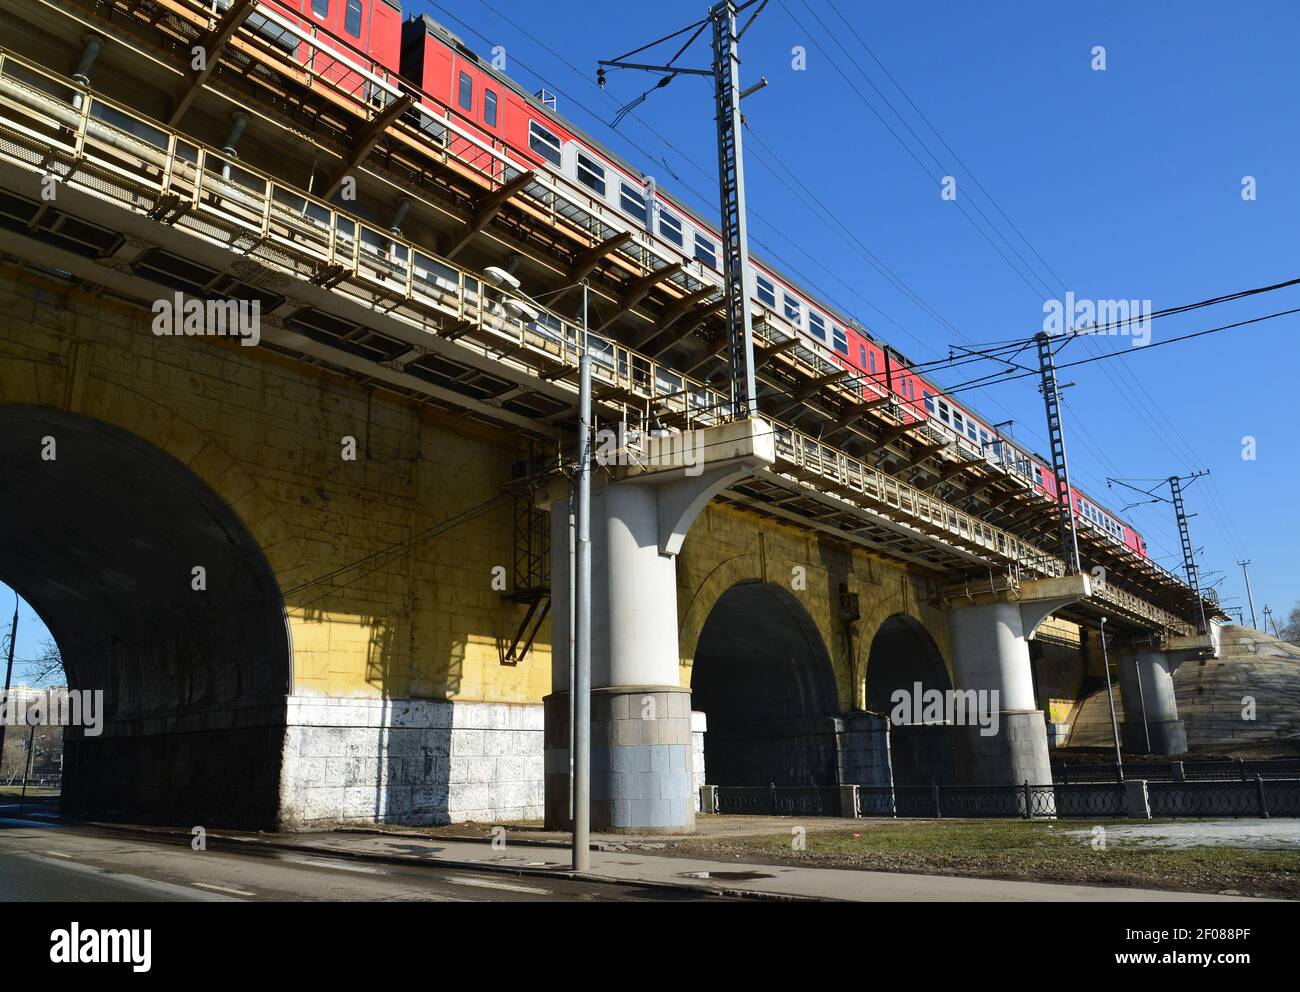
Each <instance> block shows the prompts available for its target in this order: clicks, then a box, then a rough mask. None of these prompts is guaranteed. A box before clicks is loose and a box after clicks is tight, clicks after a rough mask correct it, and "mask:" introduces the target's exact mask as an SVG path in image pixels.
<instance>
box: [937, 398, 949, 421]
mask: <svg viewBox="0 0 1300 992" xmlns="http://www.w3.org/2000/svg"><path fill="white" fill-rule="evenodd" d="M939 419H940V420H942V421H943V422H944V423H945V424H947V423H951V420H950V418H949V417H948V404H947V403H945V402H944V401H943V400H940V401H939Z"/></svg>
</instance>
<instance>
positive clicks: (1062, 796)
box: [704, 776, 1300, 820]
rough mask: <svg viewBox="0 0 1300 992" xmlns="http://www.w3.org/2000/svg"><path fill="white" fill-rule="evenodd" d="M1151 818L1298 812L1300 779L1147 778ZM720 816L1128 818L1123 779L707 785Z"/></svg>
mask: <svg viewBox="0 0 1300 992" xmlns="http://www.w3.org/2000/svg"><path fill="white" fill-rule="evenodd" d="M1146 787H1147V796H1148V806H1149V809H1150V814H1151V816H1153V817H1156V818H1161V817H1170V818H1176V817H1184V816H1186V817H1221V816H1223V817H1239V818H1240V817H1270V816H1300V779H1296V778H1289V779H1264V778H1262V777H1259V776H1256V777H1255V778H1253V779H1250V780H1248V781H1220V782H1215V781H1199V782H1147V783H1146ZM704 788H705V789H706V790H709V791H710V792H711V793H712V798H711V800H710V801H709V802H706V803H705V808H706V809H707V808H713V809H714V810H715V811H716V812H718V813H720V814H723V815H750V816H819V817H821V816H838V817H884V818H903V819H906V818H920V819H924V818H930V819H945V818H951V819H1022V820H1028V819H1037V818H1049V819H1126V818H1128V817H1129V816H1130V815H1131V813H1130V811H1129V809H1128V806H1127V803H1126V796H1125V788H1126V787H1125V785H1124V784H1122V783H1119V782H1071V783H1063V782H1057V783H1054V784H1052V785H1032V784H1030V783H1028V782H1026V783H1024V784H1022V785H930V786H901V787H890V786H880V787H876V786H865V785H858V786H731V785H721V786H705V787H704Z"/></svg>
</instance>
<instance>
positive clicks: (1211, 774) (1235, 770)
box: [1052, 758, 1300, 783]
mask: <svg viewBox="0 0 1300 992" xmlns="http://www.w3.org/2000/svg"><path fill="white" fill-rule="evenodd" d="M1123 769H1124V776H1123V777H1124V778H1130V779H1134V778H1142V779H1146V780H1147V781H1148V782H1199V781H1217V780H1223V779H1238V780H1240V781H1243V782H1244V781H1248V780H1251V779H1254V778H1255V777H1256V776H1261V777H1263V778H1300V758H1267V759H1261V760H1259V761H1246V760H1243V759H1241V758H1233V759H1225V760H1222V761H1131V762H1130V761H1126V762H1124V765H1123ZM1052 778H1053V779H1054V780H1055V781H1057V782H1066V783H1070V782H1118V781H1120V775H1119V766H1117V765H1116V764H1115V762H1113V761H1109V762H1101V763H1089V764H1078V763H1075V764H1071V763H1069V762H1060V763H1056V764H1053V765H1052Z"/></svg>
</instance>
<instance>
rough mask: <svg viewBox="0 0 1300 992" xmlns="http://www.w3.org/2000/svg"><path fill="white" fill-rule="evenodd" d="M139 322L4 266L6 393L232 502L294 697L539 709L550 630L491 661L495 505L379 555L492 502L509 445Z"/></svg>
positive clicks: (497, 605)
mask: <svg viewBox="0 0 1300 992" xmlns="http://www.w3.org/2000/svg"><path fill="white" fill-rule="evenodd" d="M149 316H150V315H149V314H148V313H147V312H143V311H140V310H139V309H136V308H131V307H127V306H125V305H120V304H118V303H115V302H110V301H106V300H103V299H98V298H95V297H92V296H89V295H86V294H83V293H80V292H76V291H74V290H72V289H71V288H69V287H68V286H66V285H65V284H62V283H57V282H50V281H46V280H44V279H39V278H35V277H31V276H29V275H27V274H19V273H17V272H16V271H15V270H13V269H7V268H6V269H0V404H7V403H20V404H36V405H44V406H53V407H57V408H59V409H62V410H70V411H73V412H77V413H80V414H83V415H85V416H87V417H92V418H97V419H99V420H102V421H106V422H108V423H111V424H114V425H116V426H118V427H120V428H122V429H124V430H127V431H129V432H131V433H132V434H134V435H136V436H137V437H139V438H141V439H143V440H145V441H147V442H149V443H150V444H153V445H155V446H157V447H158V448H161V449H162V450H164V451H166V452H167V453H169V454H170V455H172V456H173V457H174V458H176V459H177V460H178V461H180V462H182V463H184V464H185V465H188V466H189V467H190V468H191V469H192V470H193V471H194V472H195V473H196V474H197V475H198V476H199V477H200V478H202V479H203V480H204V481H205V482H206V483H207V484H208V485H209V486H210V487H211V488H212V489H213V490H214V491H215V492H216V493H217V494H218V495H219V496H221V497H222V498H223V499H224V500H225V501H226V502H227V503H229V504H230V506H231V507H232V508H233V509H234V511H235V513H236V514H237V515H238V516H239V517H240V519H242V520H243V521H244V523H245V525H246V526H247V527H248V529H249V530H250V532H251V533H252V535H253V537H254V538H255V539H256V540H257V542H258V544H259V545H260V546H261V547H262V548H263V550H264V552H265V554H266V556H267V559H268V560H269V562H270V564H271V566H272V569H273V570H274V572H275V574H276V576H277V578H278V580H279V583H280V587H281V590H282V591H283V592H284V593H285V599H286V605H287V609H288V613H289V620H290V627H291V633H292V639H293V652H294V658H293V668H294V682H295V689H296V691H297V692H306V693H320V694H328V695H332V696H388V697H393V698H401V697H406V696H418V697H429V698H455V699H462V700H492V701H497V702H519V703H536V702H540V700H541V698H542V696H543V695H545V693H546V692H548V691H549V688H550V654H549V650H548V648H547V643H548V640H549V631H547V630H543V633H542V636H541V637H540V638H539V642H540V643H539V644H537V645H535V646H534V648H533V650H532V651H531V652H530V653H529V655H528V657H527V659H526V660H525V661H524V662H523V663H522V664H520V665H518V666H517V667H516V666H509V665H503V664H502V662H501V659H502V657H503V656H504V654H505V652H506V650H507V649H508V647H509V644H510V641H511V639H512V638H513V635H514V632H515V629H516V628H517V626H518V624H519V621H520V619H521V618H522V616H523V610H524V607H523V606H519V605H516V604H514V603H511V602H509V601H507V600H505V599H504V598H503V597H502V596H501V594H500V593H499V592H497V591H494V590H493V589H492V569H493V567H494V566H503V567H505V569H506V572H507V575H508V574H509V573H510V571H511V566H512V517H511V507H510V504H509V503H508V502H505V503H502V504H500V505H498V506H497V507H495V508H494V509H492V510H491V511H490V512H488V513H486V514H485V515H483V516H480V517H478V518H476V519H473V520H470V521H468V522H466V523H463V524H461V525H460V526H458V527H456V528H455V529H454V530H451V531H450V532H449V533H447V534H446V535H444V536H442V537H438V538H434V539H433V540H430V541H427V542H422V543H418V544H416V545H415V546H413V547H409V548H407V549H404V550H399V551H398V552H396V553H385V552H387V550H388V549H391V548H392V547H393V546H394V545H400V544H401V543H402V542H408V541H412V539H417V540H418V538H419V536H420V535H421V534H422V533H424V532H426V531H428V529H429V528H432V527H435V526H436V525H437V524H438V523H439V522H440V521H443V520H445V519H446V518H448V517H451V516H453V515H456V514H459V513H461V512H463V511H465V510H466V509H469V508H472V507H475V506H477V505H480V504H482V503H483V502H484V501H487V500H490V499H492V498H494V497H496V496H498V495H499V493H500V492H501V487H502V485H503V484H504V483H505V482H506V481H507V480H508V479H509V473H510V464H511V461H512V459H513V456H514V445H515V441H514V439H513V438H511V437H508V436H506V435H504V434H497V433H493V432H488V431H486V430H484V429H482V428H478V427H476V426H475V425H472V424H467V423H465V422H461V421H458V420H457V419H456V418H452V417H449V416H445V415H442V414H438V413H435V412H433V411H429V410H421V409H420V408H419V407H418V406H416V405H415V404H411V403H406V402H403V401H401V400H399V399H396V398H389V397H386V396H385V395H384V394H382V393H378V392H372V391H370V390H367V389H366V388H364V387H363V386H361V385H360V384H358V383H354V382H350V381H347V380H345V379H343V378H342V377H338V376H335V375H332V374H329V373H325V372H322V371H319V370H316V369H312V368H310V367H307V366H304V365H300V364H297V363H295V362H293V361H292V360H290V359H286V358H281V357H279V356H276V355H274V354H272V353H271V352H269V351H267V350H266V349H263V348H242V347H239V346H238V345H237V344H235V343H232V342H228V341H225V340H220V339H194V338H188V339H187V338H159V337H155V336H154V335H153V334H152V332H151V331H150V328H149V324H148V322H147V318H149ZM345 436H351V437H354V438H356V441H357V460H356V461H355V462H347V461H344V460H343V458H342V443H341V441H342V438H344V437H345ZM50 498H51V499H57V493H51V494H50ZM376 554H380V557H378V558H373V559H372V560H369V561H367V562H366V563H365V564H364V565H362V566H361V567H358V568H352V569H350V570H347V571H339V570H340V569H343V568H345V566H349V565H352V564H354V563H357V562H361V561H363V560H364V559H367V558H368V557H369V556H374V555H376Z"/></svg>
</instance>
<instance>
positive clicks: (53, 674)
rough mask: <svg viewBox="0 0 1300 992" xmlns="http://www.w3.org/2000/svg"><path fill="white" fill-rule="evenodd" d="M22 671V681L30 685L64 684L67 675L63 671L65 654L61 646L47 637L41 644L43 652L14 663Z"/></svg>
mask: <svg viewBox="0 0 1300 992" xmlns="http://www.w3.org/2000/svg"><path fill="white" fill-rule="evenodd" d="M14 667H15V668H17V669H18V671H20V672H21V673H22V681H24V682H26V683H27V684H28V685H33V686H38V685H64V684H66V683H67V677H66V676H65V675H64V672H63V655H62V654H60V653H59V646H58V645H57V644H55V643H54V642H53V641H51V640H49V639H48V638H46V640H45V643H43V644H42V645H41V653H40V654H39V655H37V656H36V657H35V658H31V659H28V660H27V661H23V662H17V663H15V665H14Z"/></svg>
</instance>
